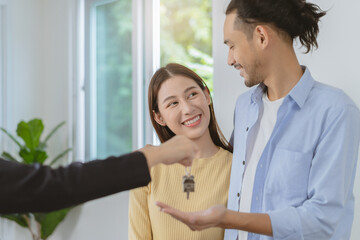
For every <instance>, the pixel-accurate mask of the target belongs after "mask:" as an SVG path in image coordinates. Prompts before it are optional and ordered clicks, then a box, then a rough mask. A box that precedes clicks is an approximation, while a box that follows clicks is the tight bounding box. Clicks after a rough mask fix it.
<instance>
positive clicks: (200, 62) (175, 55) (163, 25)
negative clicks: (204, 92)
mask: <svg viewBox="0 0 360 240" xmlns="http://www.w3.org/2000/svg"><path fill="white" fill-rule="evenodd" d="M211 14H212V13H211V1H210V0H206V1H204V0H182V1H178V0H161V1H160V45H161V46H160V48H161V65H162V66H164V65H166V64H167V63H169V62H177V63H180V64H183V65H185V66H187V67H189V68H190V69H192V70H194V71H195V72H196V73H197V74H198V75H199V76H200V77H202V78H203V79H204V80H205V82H206V84H207V85H208V87H209V89H210V91H211V92H212V89H213V58H212V17H211Z"/></svg>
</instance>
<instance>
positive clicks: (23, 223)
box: [0, 213, 29, 228]
mask: <svg viewBox="0 0 360 240" xmlns="http://www.w3.org/2000/svg"><path fill="white" fill-rule="evenodd" d="M0 217H3V218H6V219H9V220H11V221H14V222H16V223H17V224H19V225H20V226H21V227H24V228H27V227H29V226H28V224H27V222H26V220H25V218H24V214H18V213H16V214H0Z"/></svg>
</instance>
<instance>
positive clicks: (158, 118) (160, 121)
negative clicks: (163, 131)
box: [153, 110, 166, 126]
mask: <svg viewBox="0 0 360 240" xmlns="http://www.w3.org/2000/svg"><path fill="white" fill-rule="evenodd" d="M153 117H154V119H155V121H156V122H157V123H158V124H159V125H161V126H166V123H165V121H164V119H163V118H162V117H161V114H160V113H157V112H155V111H154V110H153Z"/></svg>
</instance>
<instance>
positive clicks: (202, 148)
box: [193, 131, 219, 158]
mask: <svg viewBox="0 0 360 240" xmlns="http://www.w3.org/2000/svg"><path fill="white" fill-rule="evenodd" d="M193 140H194V142H195V143H196V145H197V146H198V149H199V152H198V154H197V156H196V158H209V157H212V156H214V155H215V154H216V153H217V152H218V151H219V147H218V146H216V145H215V144H214V142H213V141H212V139H211V136H210V132H209V131H206V133H205V134H204V135H203V136H201V137H200V138H198V139H193Z"/></svg>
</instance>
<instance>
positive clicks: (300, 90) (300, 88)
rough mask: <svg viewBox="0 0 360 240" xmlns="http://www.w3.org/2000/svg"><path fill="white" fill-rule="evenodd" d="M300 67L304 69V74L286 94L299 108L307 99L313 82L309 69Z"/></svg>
mask: <svg viewBox="0 0 360 240" xmlns="http://www.w3.org/2000/svg"><path fill="white" fill-rule="evenodd" d="M301 67H302V68H303V69H305V71H304V74H303V75H302V77H301V78H300V80H299V82H298V83H297V84H296V85H295V87H293V89H292V90H291V91H290V92H289V94H288V95H289V96H290V97H291V98H292V99H293V100H294V101H295V102H296V104H297V105H298V106H299V107H300V108H302V107H303V106H304V103H305V101H306V99H307V98H308V96H309V94H310V91H311V89H312V87H313V86H314V82H315V81H314V79H313V77H312V76H311V73H310V71H309V69H308V68H307V67H305V66H301Z"/></svg>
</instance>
